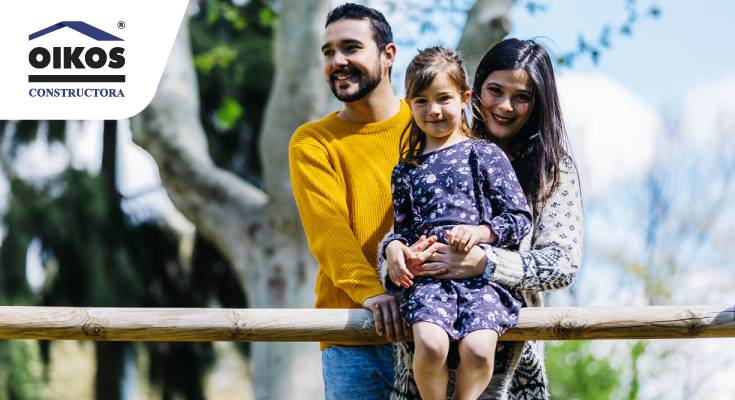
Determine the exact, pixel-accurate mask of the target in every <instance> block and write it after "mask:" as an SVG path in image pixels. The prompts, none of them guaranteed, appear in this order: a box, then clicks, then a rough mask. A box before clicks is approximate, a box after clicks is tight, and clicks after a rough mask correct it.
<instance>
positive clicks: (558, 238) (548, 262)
mask: <svg viewBox="0 0 735 400" xmlns="http://www.w3.org/2000/svg"><path fill="white" fill-rule="evenodd" d="M539 211H540V213H539V214H540V215H539V218H538V224H537V226H535V227H534V230H533V237H532V239H531V250H529V251H509V250H505V249H500V248H496V247H490V248H489V249H488V251H487V257H488V259H489V261H490V262H492V263H493V264H495V265H494V271H493V274H492V280H493V281H495V282H498V283H500V284H502V285H505V286H507V287H511V288H516V287H519V288H520V289H521V290H524V291H530V292H537V291H543V290H552V289H560V288H563V287H566V286H569V285H570V284H571V283H572V282H573V281H574V278H575V277H576V274H577V269H578V267H579V264H580V261H581V255H582V254H581V253H582V197H581V193H580V186H579V176H578V174H577V169H576V167H575V166H574V162H573V161H572V160H571V158H569V157H565V158H563V159H562V160H561V163H560V181H559V185H558V186H557V188H556V189H555V190H554V191H553V192H552V194H551V196H550V197H549V198H548V199H547V200H546V202H545V203H544V205H543V207H542V208H541V209H540V210H539Z"/></svg>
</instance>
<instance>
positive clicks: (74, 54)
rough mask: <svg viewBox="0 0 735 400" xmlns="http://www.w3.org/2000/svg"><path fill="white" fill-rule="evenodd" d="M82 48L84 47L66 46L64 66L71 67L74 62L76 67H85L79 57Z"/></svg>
mask: <svg viewBox="0 0 735 400" xmlns="http://www.w3.org/2000/svg"><path fill="white" fill-rule="evenodd" d="M82 50H84V47H64V68H66V69H69V68H71V65H72V64H74V68H79V69H84V64H82V60H80V59H79V57H81V56H82Z"/></svg>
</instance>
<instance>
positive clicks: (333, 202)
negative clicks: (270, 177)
mask: <svg viewBox="0 0 735 400" xmlns="http://www.w3.org/2000/svg"><path fill="white" fill-rule="evenodd" d="M289 167H290V171H291V185H292V187H293V192H294V198H295V200H296V205H297V206H298V209H299V214H300V215H301V222H302V224H303V225H304V231H305V232H306V240H307V242H308V245H309V249H310V250H311V252H312V254H313V255H314V257H315V258H316V260H317V262H318V263H319V268H320V269H321V270H322V271H323V273H325V274H326V275H327V276H328V277H329V279H331V280H332V281H333V282H334V285H335V286H336V287H337V288H339V289H341V290H343V291H344V292H345V293H347V295H348V296H350V298H351V299H352V300H353V301H354V302H356V303H358V304H362V303H363V302H364V301H365V300H366V299H368V298H370V297H373V296H376V295H379V294H382V293H384V292H385V291H384V290H383V287H382V286H381V284H380V282H379V279H378V273H377V271H376V269H375V267H373V266H372V265H371V263H370V262H369V261H368V260H367V258H366V257H365V255H364V254H363V252H362V249H361V247H360V245H359V243H358V241H357V239H356V238H355V235H354V233H353V232H352V229H351V228H350V221H349V210H348V207H347V195H346V192H345V187H344V184H343V183H342V181H341V180H340V179H339V177H338V176H337V174H336V173H335V171H334V168H333V167H332V164H331V162H330V156H329V154H328V152H327V149H325V148H324V146H322V145H321V143H319V141H318V140H317V139H315V138H311V137H308V136H307V135H304V134H299V132H298V131H297V134H295V135H294V139H292V141H291V144H290V146H289Z"/></svg>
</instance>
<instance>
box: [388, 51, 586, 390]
mask: <svg viewBox="0 0 735 400" xmlns="http://www.w3.org/2000/svg"><path fill="white" fill-rule="evenodd" d="M472 108H473V114H474V115H473V116H474V118H473V132H474V134H475V135H476V136H477V137H480V138H485V139H487V140H490V141H492V142H494V143H496V144H497V145H498V146H500V148H501V149H502V150H503V151H504V152H505V153H506V155H507V156H508V158H509V159H510V160H511V163H512V165H513V168H514V169H515V172H516V174H517V175H518V179H519V181H520V183H521V186H522V188H523V191H524V193H525V195H526V197H527V199H528V202H529V205H530V206H531V208H532V210H533V222H534V228H533V231H532V234H531V235H529V236H527V237H526V238H525V239H524V241H523V242H522V243H521V246H520V250H519V251H510V250H506V249H500V248H496V247H492V246H487V247H486V248H485V249H484V250H483V249H480V248H478V247H476V248H473V250H472V251H470V252H469V253H458V252H455V251H453V250H452V249H451V248H449V247H448V246H446V245H437V244H435V245H434V246H435V247H436V246H438V251H437V252H436V253H434V254H433V255H432V256H431V257H430V258H429V260H428V261H427V262H426V263H424V264H423V265H422V266H420V267H418V268H417V269H415V270H414V271H412V273H414V275H416V274H418V275H421V274H424V275H434V276H438V277H444V278H467V277H472V276H477V275H481V274H483V273H484V274H486V276H487V277H489V278H490V279H491V280H492V281H494V282H496V283H499V284H501V285H503V286H504V287H506V288H508V289H509V290H511V291H512V292H513V293H514V294H515V295H516V296H517V297H518V298H519V299H521V300H522V301H523V305H524V306H527V307H541V306H543V299H542V296H541V294H542V293H541V292H543V291H546V290H552V289H560V288H564V287H566V286H568V285H570V284H571V283H572V282H573V280H574V277H575V275H576V272H577V268H578V266H579V262H580V258H581V240H582V199H581V195H580V189H579V179H578V174H577V170H576V167H575V164H574V161H573V160H572V159H571V157H570V156H569V154H568V151H567V150H566V148H567V143H568V140H567V137H566V132H565V130H564V123H563V120H562V116H561V110H560V107H559V99H558V95H557V91H556V83H555V79H554V73H553V68H552V65H551V59H550V58H549V55H548V53H547V52H546V50H544V48H543V47H542V46H540V45H539V44H538V43H536V42H534V41H532V40H518V39H507V40H504V41H502V42H500V43H498V44H497V45H495V46H494V47H493V48H491V49H490V50H489V51H488V52H487V54H485V56H484V57H483V58H482V60H481V61H480V64H479V66H478V68H477V72H476V74H475V80H474V84H473V96H472ZM426 245H427V242H426V241H424V242H423V243H418V244H417V245H416V246H415V247H413V249H414V250H416V251H419V250H422V249H423V248H424V247H426ZM384 264H385V263H384V262H383V260H380V265H381V269H383V270H385V265H384ZM501 346H502V348H501ZM394 351H395V355H396V376H395V382H394V383H395V391H394V393H393V396H392V398H393V399H413V398H418V391H417V390H416V386H415V384H414V382H413V376H412V371H411V362H412V358H413V347H412V344H410V343H396V344H395V345H394ZM453 363H456V360H454V362H452V361H451V360H450V361H449V364H450V367H451V366H452V364H453ZM450 386H451V382H450ZM449 392H450V393H451V392H452V390H451V389H450V391H449ZM480 398H481V399H498V398H502V399H505V398H507V399H547V398H548V391H547V380H546V374H545V371H544V366H543V343H542V342H538V341H528V342H503V343H502V344H499V345H498V353H497V355H496V366H495V374H494V375H493V378H492V381H491V383H490V385H489V386H488V388H487V389H486V391H485V393H484V394H483V395H482V396H481V397H480Z"/></svg>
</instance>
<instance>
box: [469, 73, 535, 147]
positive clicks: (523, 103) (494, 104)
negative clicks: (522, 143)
mask: <svg viewBox="0 0 735 400" xmlns="http://www.w3.org/2000/svg"><path fill="white" fill-rule="evenodd" d="M480 99H481V100H482V114H483V116H484V117H485V127H486V128H487V130H488V132H489V133H490V135H491V136H492V137H493V138H495V139H496V140H497V141H498V143H499V144H501V147H502V144H507V143H508V142H509V141H510V140H511V139H512V138H513V136H515V134H516V133H518V132H519V131H520V130H521V128H523V126H524V125H525V124H526V122H528V118H529V117H530V116H531V112H532V111H533V104H534V94H533V86H532V85H531V78H530V77H529V76H528V73H527V72H526V71H525V70H523V69H514V70H498V71H494V72H493V73H491V74H490V75H488V77H487V79H485V82H483V83H482V91H481V93H480Z"/></svg>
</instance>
